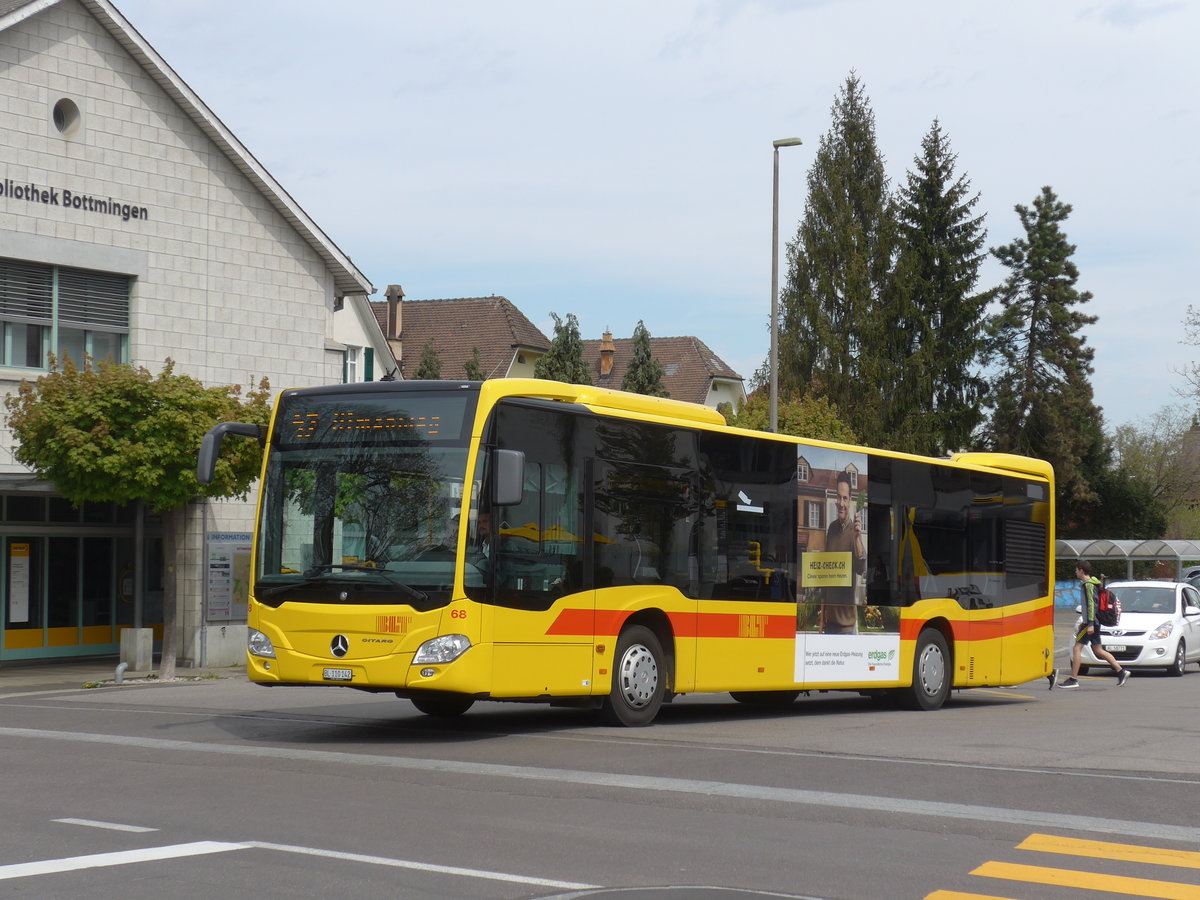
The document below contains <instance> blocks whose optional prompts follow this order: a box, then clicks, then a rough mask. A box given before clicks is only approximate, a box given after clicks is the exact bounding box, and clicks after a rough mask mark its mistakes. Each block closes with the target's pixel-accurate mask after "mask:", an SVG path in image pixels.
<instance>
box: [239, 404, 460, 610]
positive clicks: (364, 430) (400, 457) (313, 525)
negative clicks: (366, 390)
mask: <svg viewBox="0 0 1200 900" xmlns="http://www.w3.org/2000/svg"><path fill="white" fill-rule="evenodd" d="M474 396H475V395H474V394H464V393H455V394H447V393H436V392H429V393H416V394H408V395H405V396H403V397H398V396H396V395H394V394H393V395H392V396H390V397H378V398H377V397H373V396H371V395H369V394H366V395H355V396H345V395H341V394H338V395H335V396H321V395H316V396H302V397H299V398H296V399H294V400H293V401H292V402H290V403H289V401H288V398H287V397H285V398H284V406H283V407H282V408H281V410H280V414H279V416H278V417H277V426H276V433H275V435H274V436H273V447H272V452H271V454H270V457H269V461H268V464H267V472H266V479H265V482H264V491H265V494H264V497H263V502H262V520H261V522H260V531H259V535H260V540H259V545H258V566H257V572H256V573H255V574H256V584H255V597H256V599H257V600H258V601H259V602H262V603H265V604H267V605H269V606H278V605H280V604H281V603H284V602H321V603H337V602H341V603H391V604H395V603H405V604H408V605H411V606H414V607H416V608H419V609H420V608H433V607H435V606H439V605H442V604H444V603H446V602H448V601H449V599H450V595H451V589H452V586H453V583H454V564H455V558H456V556H457V541H458V514H459V510H460V508H461V506H462V500H463V484H464V474H465V471H466V460H467V445H466V444H467V442H466V440H465V439H464V438H463V432H464V431H466V430H467V427H468V424H469V422H468V415H467V413H468V412H469V411H471V412H473V405H474V402H473V401H474ZM351 411H352V412H351Z"/></svg>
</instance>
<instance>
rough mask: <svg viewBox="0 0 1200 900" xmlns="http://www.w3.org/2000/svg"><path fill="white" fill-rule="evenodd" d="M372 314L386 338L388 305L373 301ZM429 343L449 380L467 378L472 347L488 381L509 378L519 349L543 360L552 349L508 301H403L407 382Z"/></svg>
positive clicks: (488, 299) (487, 299)
mask: <svg viewBox="0 0 1200 900" xmlns="http://www.w3.org/2000/svg"><path fill="white" fill-rule="evenodd" d="M371 309H372V310H374V312H375V318H376V320H377V321H378V322H379V327H380V328H382V329H383V331H384V334H387V302H386V301H383V302H377V301H372V303H371ZM430 338H433V345H434V346H435V347H436V348H437V351H438V359H439V360H440V361H441V364H442V377H443V378H449V379H454V378H462V377H463V372H464V366H465V365H466V363H467V360H469V359H470V358H471V349H472V348H473V347H478V348H479V358H480V363H481V365H482V367H483V372H484V375H486V376H487V377H489V378H498V377H502V376H504V375H506V374H508V369H509V365H510V364H511V362H512V359H513V356H514V354H515V353H516V352H517V350H518V349H530V350H535V351H537V352H538V353H539V354H541V353H545V352H546V351H547V350H549V349H550V339H549V338H547V337H546V336H545V335H544V334H542V332H541V331H539V330H538V328H537V326H535V325H534V324H533V323H532V322H530V321H529V319H527V318H525V314H524V313H522V312H521V311H520V310H519V309H517V307H516V306H514V305H513V303H512V301H510V300H509V299H508V298H506V297H464V298H459V299H453V300H409V299H407V298H406V299H404V300H403V301H401V303H400V340H401V341H402V342H403V348H404V349H403V352H404V357H405V358H404V360H403V362H404V374H405V376H406V377H409V378H411V377H412V376H413V374H414V373H415V372H416V371H417V366H419V365H420V364H421V352H422V351H423V350H424V349H425V344H426V342H427V341H428V340H429V339H430Z"/></svg>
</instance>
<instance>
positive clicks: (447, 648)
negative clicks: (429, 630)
mask: <svg viewBox="0 0 1200 900" xmlns="http://www.w3.org/2000/svg"><path fill="white" fill-rule="evenodd" d="M470 649H471V639H470V638H469V637H467V636H466V635H465V634H444V635H442V636H441V637H436V638H434V639H433V640H431V641H426V642H425V643H423V644H422V645H421V646H420V647H418V648H417V653H416V655H415V656H414V657H413V664H414V665H420V664H423V663H448V662H454V660H456V659H458V658H459V657H460V656H462V655H463V654H464V653H466V652H467V651H468V650H470Z"/></svg>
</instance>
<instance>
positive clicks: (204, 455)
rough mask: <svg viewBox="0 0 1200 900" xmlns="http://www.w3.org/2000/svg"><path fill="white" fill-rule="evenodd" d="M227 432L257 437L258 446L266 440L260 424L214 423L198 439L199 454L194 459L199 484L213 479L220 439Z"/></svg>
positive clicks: (265, 433)
mask: <svg viewBox="0 0 1200 900" xmlns="http://www.w3.org/2000/svg"><path fill="white" fill-rule="evenodd" d="M227 434H238V435H241V436H242V437H252V438H257V440H258V443H259V446H262V445H264V444H266V442H267V432H266V429H265V428H263V427H262V426H261V425H250V424H247V423H246V422H222V423H221V424H220V425H214V426H213V427H212V428H210V429H208V433H207V434H206V435H204V438H203V439H202V440H201V441H200V455H199V457H198V458H197V459H196V480H197V481H199V482H200V483H201V484H208V483H209V482H211V481H212V480H213V471H214V470H215V469H216V467H217V457H218V456H220V455H221V441H222V440H224V438H225V435H227Z"/></svg>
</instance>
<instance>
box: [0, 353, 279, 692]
mask: <svg viewBox="0 0 1200 900" xmlns="http://www.w3.org/2000/svg"><path fill="white" fill-rule="evenodd" d="M268 393H269V391H268V385H267V382H266V379H263V380H262V381H261V382H260V383H259V384H258V387H257V388H255V389H252V390H250V391H248V392H247V393H246V394H245V397H244V398H243V396H242V389H241V388H240V387H239V386H236V385H233V386H223V387H206V386H205V385H203V384H201V383H200V382H199V381H197V380H196V379H194V378H192V377H190V376H187V375H179V374H176V372H175V366H174V363H173V362H172V361H171V360H170V359H168V360H167V361H166V364H165V365H164V366H163V369H162V371H161V372H160V373H159V374H158V375H157V376H155V375H152V374H151V373H150V372H149V371H148V370H147V369H145V368H143V367H141V366H131V365H124V364H121V365H119V364H116V363H113V362H111V361H102V362H99V363H93V362H91V361H88V362H87V363H86V364H85V365H84V367H83V368H77V367H76V366H75V364H74V363H72V362H71V361H70V360H69V359H68V360H66V361H64V362H63V363H62V364H61V365H58V364H56V363H54V361H53V360H52V364H51V367H50V371H49V372H48V373H47V374H45V375H43V376H42V377H40V378H38V379H37V380H36V381H23V382H21V385H20V387H19V388H18V389H17V392H16V393H15V394H13V395H11V396H9V397H8V398H6V399H5V407H6V409H7V410H8V426H9V428H11V429H12V432H13V436H14V437H15V438H16V444H17V448H16V457H17V459H18V460H19V461H20V462H22V463H24V464H25V465H27V466H28V467H29V468H30V469H32V470H33V471H34V472H35V473H36V474H37V475H38V476H39V477H40V478H44V479H46V480H47V481H50V482H52V483H53V484H54V487H55V490H56V491H58V493H59V494H61V495H62V496H63V497H65V498H66V499H67V500H69V501H71V502H72V503H74V504H76V505H79V504H82V503H84V502H87V501H93V502H113V503H118V504H126V503H132V502H135V501H142V502H143V503H145V504H146V506H148V507H149V508H150V509H151V510H153V511H155V512H157V513H158V514H160V515H161V517H162V522H163V556H164V558H165V559H166V560H167V571H166V573H165V584H164V598H163V618H164V622H163V626H164V628H163V647H162V658H161V665H160V676H161V677H162V678H164V679H170V678H174V676H175V652H176V651H175V637H176V636H175V611H176V584H175V575H176V571H177V568H178V567H177V566H176V565H175V559H176V558H177V550H178V538H179V537H180V536H181V534H182V530H181V529H182V525H183V520H184V509H185V507H186V506H187V505H188V504H189V503H190V502H192V501H193V500H194V499H195V498H196V497H245V496H246V494H247V493H248V492H249V490H250V486H251V484H252V483H253V482H254V480H255V479H256V478H257V477H258V472H259V466H260V464H261V461H262V455H261V450H260V448H259V445H258V442H256V441H245V440H241V441H226V442H225V443H224V445H223V447H222V451H221V457H220V460H219V461H218V463H217V466H216V470H215V474H214V477H213V480H212V481H211V482H210V483H209V484H200V483H199V482H198V481H197V480H196V454H197V451H198V450H199V448H200V440H201V438H203V437H204V434H205V432H207V431H208V429H210V428H211V427H212V426H213V425H216V424H217V423H219V422H230V421H238V422H250V423H257V424H266V422H267V420H268V417H269V415H270V407H269V405H268V403H267V398H268Z"/></svg>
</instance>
